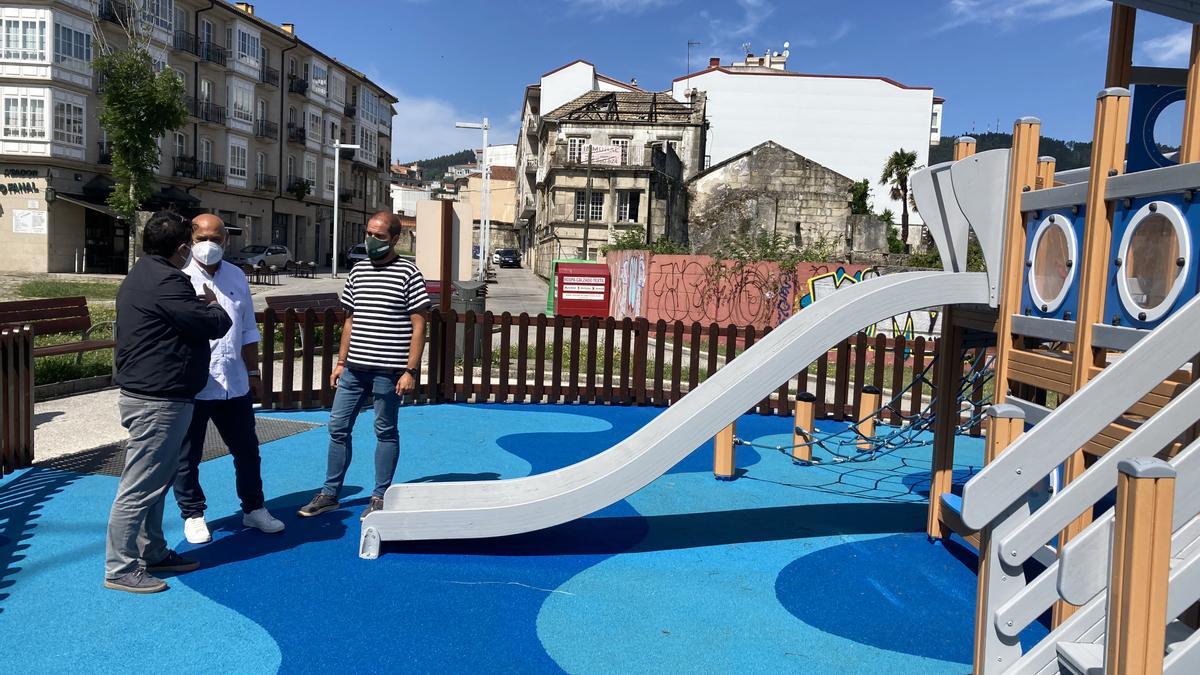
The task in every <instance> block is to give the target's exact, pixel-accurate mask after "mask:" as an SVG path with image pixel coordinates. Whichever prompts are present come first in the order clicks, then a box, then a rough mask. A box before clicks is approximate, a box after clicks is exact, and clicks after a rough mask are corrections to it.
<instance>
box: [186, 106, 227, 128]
mask: <svg viewBox="0 0 1200 675" xmlns="http://www.w3.org/2000/svg"><path fill="white" fill-rule="evenodd" d="M195 108H196V111H195V112H194V113H193V115H195V116H196V117H199V118H200V119H202V120H204V121H205V122H212V123H213V124H221V125H224V124H225V106H223V105H217V104H216V103H213V102H212V101H196V104H195Z"/></svg>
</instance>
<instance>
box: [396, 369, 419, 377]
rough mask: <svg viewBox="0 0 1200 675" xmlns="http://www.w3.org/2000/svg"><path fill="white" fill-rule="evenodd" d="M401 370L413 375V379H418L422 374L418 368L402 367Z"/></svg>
mask: <svg viewBox="0 0 1200 675" xmlns="http://www.w3.org/2000/svg"><path fill="white" fill-rule="evenodd" d="M400 372H401V373H408V374H409V375H412V376H413V379H417V377H419V376H420V372H419V371H418V370H417V369H416V368H401V369H400Z"/></svg>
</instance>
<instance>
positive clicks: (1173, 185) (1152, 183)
mask: <svg viewBox="0 0 1200 675" xmlns="http://www.w3.org/2000/svg"><path fill="white" fill-rule="evenodd" d="M1198 188H1200V162H1192V163H1190V164H1175V165H1174V166H1164V167H1162V168H1159V169H1146V170H1145V171H1136V172H1134V173H1126V174H1122V175H1120V176H1113V177H1112V178H1109V179H1108V184H1107V185H1105V186H1104V198H1105V199H1108V200H1113V199H1125V198H1126V197H1129V198H1132V197H1146V196H1152V195H1163V194H1170V193H1172V192H1183V191H1184V190H1195V189H1198Z"/></svg>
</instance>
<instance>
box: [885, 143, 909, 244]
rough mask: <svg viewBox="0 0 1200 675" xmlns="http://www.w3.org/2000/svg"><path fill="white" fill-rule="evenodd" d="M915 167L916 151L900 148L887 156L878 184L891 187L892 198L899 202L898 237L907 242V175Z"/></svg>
mask: <svg viewBox="0 0 1200 675" xmlns="http://www.w3.org/2000/svg"><path fill="white" fill-rule="evenodd" d="M916 168H917V153H916V152H915V151H913V150H905V149H904V148H900V149H899V150H897V151H895V152H893V153H892V154H891V156H890V157H888V160H887V163H886V164H884V165H883V173H882V174H880V176H879V184H880V185H883V186H887V187H890V188H891V195H892V199H894V200H896V201H898V202H900V238H901V239H902V240H903V241H904V242H905V245H907V244H908V204H909V199H910V197H911V195H910V194H909V185H908V177H909V176H910V175H911V174H912V172H913V171H914V170H915V169H916Z"/></svg>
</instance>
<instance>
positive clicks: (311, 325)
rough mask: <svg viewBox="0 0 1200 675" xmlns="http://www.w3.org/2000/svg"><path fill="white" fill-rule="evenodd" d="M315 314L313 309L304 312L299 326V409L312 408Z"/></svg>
mask: <svg viewBox="0 0 1200 675" xmlns="http://www.w3.org/2000/svg"><path fill="white" fill-rule="evenodd" d="M316 323H317V312H316V310H314V309H313V308H311V307H310V308H308V309H306V310H304V323H303V324H302V325H301V331H300V336H301V337H300V342H301V345H300V347H301V349H302V352H301V354H300V377H301V382H300V407H301V408H312V407H315V406H314V405H313V404H314V403H316V401H315V400H313V365H314V363H313V362H314V361H315V360H316V347H317V345H316V342H317V330H316Z"/></svg>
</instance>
